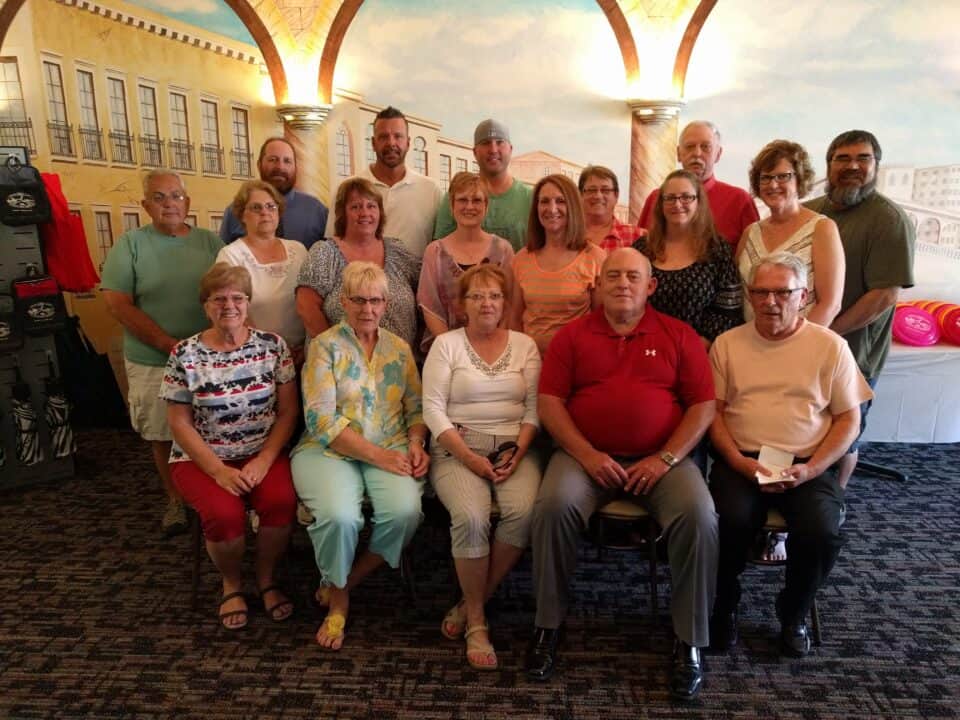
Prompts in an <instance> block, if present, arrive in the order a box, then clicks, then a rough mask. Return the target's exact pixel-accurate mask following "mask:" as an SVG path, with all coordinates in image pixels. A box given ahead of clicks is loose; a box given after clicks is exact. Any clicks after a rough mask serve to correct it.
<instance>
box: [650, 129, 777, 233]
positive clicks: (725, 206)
mask: <svg viewBox="0 0 960 720" xmlns="http://www.w3.org/2000/svg"><path fill="white" fill-rule="evenodd" d="M721 154H723V147H722V146H721V145H720V131H719V130H717V128H716V126H715V125H714V124H713V123H711V122H707V121H706V120H694V121H693V122H692V123H690V124H689V125H687V126H686V127H685V128H684V129H683V132H682V133H680V143H679V144H678V145H677V160H678V161H679V162H680V165H682V166H683V169H684V170H687V171H689V172H692V173H693V174H694V175H696V176H697V177H698V178H700V182H702V183H703V189H704V190H706V191H707V200H708V201H709V203H710V212H711V213H713V224H714V225H715V226H716V228H717V232H718V233H720V235H721V236H722V237H723V239H724V240H726V241H727V242H728V243H730V245H732V246H733V247H736V246H737V243H738V242H739V241H740V236H741V235H743V231H744V230H745V229H746V228H747V226H748V225H750V224H751V223H754V222H756V221H757V220H759V219H760V215H759V214H758V213H757V206H756V205H755V204H754V202H753V198H751V197H750V193H748V192H747V191H746V190H744V189H743V188H738V187H736V186H735V185H728V184H727V183H724V182H720V181H719V180H717V179H716V178H715V177H714V176H713V168H714V166H715V165H716V164H717V161H718V160H720V155H721ZM659 192H660V191H659V190H654V191H653V192H652V193H650V194H649V195H647V199H646V201H645V202H644V203H643V210H642V211H641V212H640V220H639V222H638V223H637V224H638V225H639V226H640V227H642V228H646V229H647V230H649V229H650V228H651V226H652V225H653V206H654V204H655V203H656V202H657V194H658V193H659Z"/></svg>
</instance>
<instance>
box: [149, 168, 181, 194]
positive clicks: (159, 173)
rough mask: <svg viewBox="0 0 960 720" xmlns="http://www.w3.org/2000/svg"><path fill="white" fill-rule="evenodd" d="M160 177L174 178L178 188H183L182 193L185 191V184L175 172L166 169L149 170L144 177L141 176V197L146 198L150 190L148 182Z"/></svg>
mask: <svg viewBox="0 0 960 720" xmlns="http://www.w3.org/2000/svg"><path fill="white" fill-rule="evenodd" d="M161 177H175V178H176V179H177V182H179V183H180V187H181V188H183V191H184V192H186V191H187V184H186V183H185V182H184V181H183V177H182V176H181V175H180V173H178V172H177V171H176V170H168V169H166V168H156V169H154V170H151V171H150V172H148V173H147V174H146V175H144V176H143V196H144V197H146V196H147V193H148V192H149V188H150V181H151V180H154V179H156V178H161Z"/></svg>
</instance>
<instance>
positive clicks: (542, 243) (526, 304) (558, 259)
mask: <svg viewBox="0 0 960 720" xmlns="http://www.w3.org/2000/svg"><path fill="white" fill-rule="evenodd" d="M606 255H607V254H606V252H605V251H604V250H602V249H601V248H600V247H598V246H597V245H594V244H593V243H589V242H587V241H586V238H585V232H584V219H583V207H582V206H581V204H580V194H579V192H578V191H577V186H576V185H574V184H573V181H571V180H570V179H569V178H568V177H566V176H565V175H547V176H546V177H544V178H542V179H541V180H540V182H538V183H537V184H536V186H535V187H534V188H533V202H532V204H531V206H530V221H529V223H528V226H527V246H526V247H525V248H523V249H522V250H521V251H520V252H519V253H517V255H516V256H515V257H514V259H513V277H514V283H513V303H512V304H513V310H512V318H511V325H510V326H511V328H512V329H514V330H518V331H520V332H524V333H526V334H527V335H529V336H530V337H532V338H533V339H534V340H535V341H536V343H537V348H538V349H539V350H540V354H541V355H543V354H544V353H546V351H547V345H549V344H550V340H551V339H552V338H553V336H554V335H555V334H556V332H557V330H559V329H560V328H561V327H563V326H564V325H566V324H567V323H568V322H570V321H571V320H574V319H576V318H578V317H580V316H581V315H585V314H587V313H588V312H590V310H591V309H592V308H594V307H596V305H597V303H598V302H599V300H598V299H597V297H596V288H597V281H598V279H599V277H600V266H601V265H602V264H603V260H604V258H605V257H606Z"/></svg>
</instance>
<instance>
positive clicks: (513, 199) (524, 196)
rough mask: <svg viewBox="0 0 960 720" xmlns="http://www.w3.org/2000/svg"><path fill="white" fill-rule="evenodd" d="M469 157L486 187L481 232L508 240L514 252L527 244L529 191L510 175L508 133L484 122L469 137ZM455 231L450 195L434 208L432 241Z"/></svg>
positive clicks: (495, 125) (498, 125)
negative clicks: (434, 218)
mask: <svg viewBox="0 0 960 720" xmlns="http://www.w3.org/2000/svg"><path fill="white" fill-rule="evenodd" d="M473 156H474V157H475V158H476V159H477V165H478V167H479V168H480V177H482V178H483V181H484V182H485V183H486V185H487V193H488V195H489V200H490V204H489V207H488V209H487V215H486V217H485V218H484V219H483V229H484V230H486V231H487V232H488V233H493V234H494V235H499V236H500V237H502V238H503V239H505V240H508V241H509V242H510V244H511V245H512V246H513V249H514V251H518V250H520V248H522V247H523V246H524V245H526V244H527V222H528V221H529V219H530V204H531V202H533V189H532V188H531V187H530V186H529V185H527V184H526V183H524V182H522V181H520V180H517V179H516V178H515V177H513V176H512V175H511V174H510V160H511V158H512V157H513V145H511V144H510V130H509V129H508V128H507V126H506V125H504V124H503V123H501V122H497V121H496V120H484V121H483V122H482V123H480V124H479V125H477V129H476V130H475V131H474V133H473ZM456 227H457V224H456V223H455V222H454V220H453V212H452V210H451V209H450V195H449V193H448V194H447V195H444V197H443V200H442V201H441V202H440V207H438V208H437V221H436V224H435V225H434V228H433V237H434V239H436V240H439V239H440V238H442V237H446V236H447V235H449V234H450V233H452V232H453V231H454V230H455V229H456Z"/></svg>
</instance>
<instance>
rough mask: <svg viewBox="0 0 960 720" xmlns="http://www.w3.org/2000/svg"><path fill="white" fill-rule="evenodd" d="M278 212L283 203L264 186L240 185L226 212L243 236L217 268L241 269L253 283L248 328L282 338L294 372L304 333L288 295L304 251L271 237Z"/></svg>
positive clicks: (254, 182)
mask: <svg viewBox="0 0 960 720" xmlns="http://www.w3.org/2000/svg"><path fill="white" fill-rule="evenodd" d="M283 207H284V202H283V198H282V197H281V196H280V193H279V192H277V189H276V188H275V187H273V185H271V184H270V183H266V182H263V181H262V180H250V181H248V182H245V183H244V184H243V185H241V186H240V189H239V190H238V191H237V194H236V197H234V198H233V205H232V206H231V209H232V210H233V214H234V216H235V217H237V218H239V219H240V222H241V223H242V224H243V226H244V228H245V229H246V233H247V234H246V235H244V236H243V237H239V238H237V239H236V240H234V241H233V242H232V243H230V244H229V245H227V246H226V247H224V248H223V249H222V250H221V251H220V253H219V254H218V255H217V262H226V263H229V264H230V265H238V266H240V267H244V268H246V269H247V271H248V272H249V273H250V278H251V280H252V283H253V297H252V299H251V300H250V307H249V313H248V319H249V322H250V324H251V325H253V326H254V327H256V328H259V329H260V330H267V331H269V332H273V333H277V335H279V336H280V337H282V338H283V339H284V340H285V341H286V343H287V347H289V348H290V352H291V353H292V354H293V361H294V364H295V365H296V366H297V367H300V366H301V365H302V364H303V341H304V337H305V333H304V329H303V322H302V321H301V320H300V318H299V316H298V315H297V313H296V306H295V303H294V291H295V290H296V288H297V276H298V274H299V273H300V266H301V265H303V262H304V260H306V259H307V249H306V248H305V247H304V246H303V243H299V242H295V241H293V240H284V239H283V238H279V237H277V227H278V226H279V224H280V216H281V215H282V214H283Z"/></svg>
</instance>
